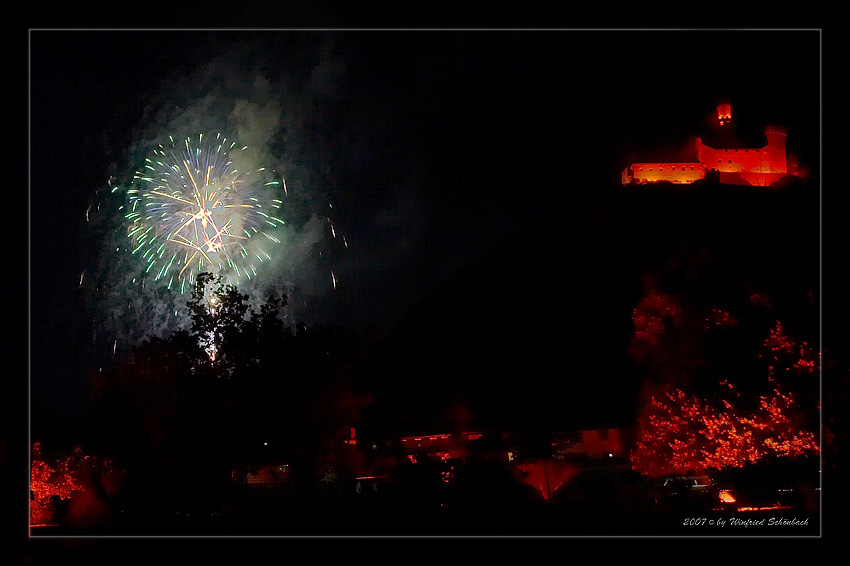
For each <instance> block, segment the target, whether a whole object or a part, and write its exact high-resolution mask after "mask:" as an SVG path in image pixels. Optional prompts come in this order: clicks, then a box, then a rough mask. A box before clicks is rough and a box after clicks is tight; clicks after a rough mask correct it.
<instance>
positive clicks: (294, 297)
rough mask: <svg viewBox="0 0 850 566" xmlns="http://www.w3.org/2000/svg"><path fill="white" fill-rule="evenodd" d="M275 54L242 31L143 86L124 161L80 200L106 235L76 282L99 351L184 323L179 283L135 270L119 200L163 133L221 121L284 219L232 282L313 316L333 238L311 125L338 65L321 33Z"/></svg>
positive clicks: (182, 133)
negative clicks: (216, 51) (91, 195)
mask: <svg viewBox="0 0 850 566" xmlns="http://www.w3.org/2000/svg"><path fill="white" fill-rule="evenodd" d="M280 55H281V54H280V53H277V52H275V51H274V50H272V51H269V50H267V49H259V47H258V45H257V41H256V40H254V39H249V43H244V42H243V43H236V44H234V45H232V46H231V47H230V48H229V49H226V50H225V53H224V54H223V55H221V56H219V57H216V58H215V59H212V60H210V61H209V62H207V63H205V64H202V65H200V66H199V67H197V68H194V69H188V70H185V69H180V70H177V71H174V72H173V73H172V74H171V75H170V76H169V77H167V78H166V79H165V80H163V82H162V83H161V86H160V87H159V88H158V89H156V90H155V91H154V93H153V94H150V95H147V96H148V99H147V100H146V101H145V106H144V112H143V116H142V119H141V120H140V122H139V123H138V124H137V125H136V126H134V129H133V132H132V134H131V138H132V141H131V142H130V143H129V146H128V147H127V148H126V150H125V151H124V153H123V155H122V158H121V159H122V162H121V163H115V164H113V166H112V167H111V169H112V171H113V172H114V173H115V176H114V178H112V179H111V180H110V183H109V186H108V187H104V188H102V189H100V190H98V191H97V194H96V196H95V201H94V202H93V203H92V206H90V207H89V211H90V214H89V218H90V220H89V225H90V228H91V229H92V230H93V231H94V232H96V233H98V235H99V239H100V241H101V242H103V246H102V250H101V252H100V254H99V256H98V258H97V260H96V261H94V262H93V264H92V265H91V266H90V268H89V269H87V271H88V272H89V273H88V274H86V275H85V276H82V277H81V283H80V286H81V288H84V290H85V291H86V292H87V293H88V296H89V301H88V302H89V304H90V306H92V307H93V310H94V315H93V319H92V324H93V326H92V345H93V348H95V350H96V351H97V353H98V355H99V358H100V359H101V360H102V359H103V358H104V357H106V358H109V357H114V356H115V355H116V354H118V353H120V351H122V350H125V349H126V348H129V347H131V346H132V345H134V344H137V343H139V342H140V341H141V340H144V339H145V338H146V337H149V336H162V337H164V336H167V335H169V334H171V333H172V332H173V331H174V330H177V329H180V328H187V327H188V323H189V319H188V309H187V308H186V304H185V303H186V301H187V300H188V298H189V295H188V291H187V292H186V293H185V294H181V293H180V291H179V290H176V289H168V288H167V287H166V285H165V284H164V283H163V281H156V282H155V281H154V276H153V275H152V274H150V273H148V274H145V273H144V268H145V263H144V262H143V261H140V260H139V258H138V257H136V256H134V255H132V254H131V253H130V250H129V249H128V248H129V240H128V238H127V225H126V222H125V219H124V217H123V215H124V212H123V211H122V206H123V205H124V204H125V203H126V190H127V188H128V187H129V184H130V182H131V181H132V176H133V174H134V172H135V171H136V170H137V169H138V168H139V167H140V166H141V164H142V163H144V159H145V157H146V156H148V155H149V153H150V152H151V151H152V150H153V149H154V148H156V147H157V146H158V145H159V144H165V143H170V142H169V139H173V140H175V141H177V142H178V143H179V142H180V140H183V139H186V138H189V137H195V138H197V136H198V135H199V134H203V135H205V136H206V135H215V134H216V133H221V134H222V135H224V136H225V137H227V138H228V139H234V140H235V141H236V142H237V143H238V144H239V146H246V147H247V149H245V150H244V151H238V152H234V153H232V154H231V157H232V158H233V165H234V167H235V168H237V169H239V170H249V171H257V170H260V169H262V170H263V171H264V172H265V173H266V174H267V175H269V177H270V178H274V179H277V180H279V183H280V184H279V185H278V186H276V187H274V188H273V189H270V190H276V191H278V192H279V195H277V197H278V198H280V200H281V201H282V205H281V209H280V217H281V218H282V219H283V220H284V222H285V225H284V226H283V227H279V228H278V229H277V231H276V232H275V237H276V238H277V239H278V240H280V244H279V245H276V246H272V247H270V248H269V249H267V251H268V252H269V255H270V259H269V260H268V261H265V262H263V263H261V264H259V269H258V273H257V276H256V277H254V278H252V280H250V281H244V282H240V283H239V290H240V292H242V293H246V294H248V295H249V299H250V301H251V305H252V307H253V308H255V309H258V308H259V305H260V304H261V303H262V302H263V301H265V299H267V298H268V297H269V295H271V294H272V293H275V294H278V295H281V294H285V295H287V297H288V303H289V304H288V306H287V307H286V312H284V313H282V314H283V317H284V319H285V321H286V322H287V323H288V324H289V325H294V323H295V321H296V320H305V321H310V320H312V319H321V318H322V313H316V312H310V308H311V305H313V304H317V303H320V302H321V301H314V300H313V299H314V298H316V297H319V296H321V295H323V294H327V293H330V292H333V285H334V282H333V279H332V275H331V273H330V266H329V262H331V261H332V257H333V254H334V253H338V248H342V245H341V244H340V240H339V239H337V238H334V237H333V235H334V234H332V230H333V228H332V218H331V217H330V213H331V212H332V208H331V200H332V198H333V195H332V194H331V190H330V188H331V187H332V185H333V183H332V182H331V181H330V180H329V176H330V175H331V173H330V172H328V171H327V170H326V168H324V166H323V164H324V163H326V158H325V157H326V156H325V155H324V154H323V152H324V151H325V150H324V149H322V144H321V143H319V141H318V140H316V139H315V138H316V135H315V132H316V131H318V130H320V129H321V127H320V122H321V121H322V120H324V119H325V117H326V115H327V114H328V113H329V112H330V110H329V109H328V108H327V104H328V101H332V100H333V95H334V91H335V89H337V88H339V83H340V80H341V78H342V77H343V66H342V65H341V64H340V63H338V62H336V61H335V60H334V58H333V50H332V45H330V44H326V43H320V44H318V45H311V46H308V49H307V50H306V51H301V52H299V53H298V54H297V57H295V58H296V59H297V60H298V63H299V64H298V65H288V64H287V60H286V59H285V58H278V56H280ZM305 60H309V61H310V64H309V65H307V66H305V65H304V61H305ZM124 135H125V136H126V134H124Z"/></svg>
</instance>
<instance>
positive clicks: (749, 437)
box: [630, 270, 820, 476]
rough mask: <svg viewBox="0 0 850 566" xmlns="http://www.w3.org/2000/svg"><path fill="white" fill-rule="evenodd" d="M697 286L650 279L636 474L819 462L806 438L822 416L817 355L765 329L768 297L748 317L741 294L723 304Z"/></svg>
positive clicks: (644, 302) (638, 355)
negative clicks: (803, 459)
mask: <svg viewBox="0 0 850 566" xmlns="http://www.w3.org/2000/svg"><path fill="white" fill-rule="evenodd" d="M662 280H663V281H662ZM668 280H678V284H674V287H675V288H676V289H677V290H678V291H679V292H678V293H677V294H673V293H671V292H669V291H668V290H667V288H666V287H665V283H667V282H668ZM683 281H684V282H685V283H683ZM698 281H699V277H696V276H694V275H693V274H689V276H686V277H682V275H681V274H680V273H677V272H676V271H675V270H672V271H671V272H669V273H666V274H665V276H664V277H662V276H660V275H657V274H653V275H651V276H650V275H647V276H645V277H644V294H643V297H642V298H641V299H640V300H639V302H638V304H637V305H636V307H635V309H634V312H633V316H632V321H633V325H634V334H633V337H632V341H631V343H630V354H631V355H632V357H633V359H634V360H635V361H637V362H638V363H639V364H641V366H642V368H643V371H644V374H643V377H644V379H643V382H642V398H641V405H640V406H639V407H638V434H639V438H638V441H637V444H636V447H635V450H634V452H633V454H632V465H633V468H634V469H635V470H638V471H640V472H642V473H644V474H646V475H650V476H661V475H668V474H685V473H687V472H688V471H706V470H720V469H724V468H729V467H742V466H746V465H749V464H755V463H756V462H761V461H766V460H768V459H771V458H782V457H785V456H801V455H808V454H817V453H818V452H819V445H818V443H817V441H816V438H815V436H814V435H813V434H812V433H811V432H807V429H811V428H812V425H813V421H814V420H816V418H815V417H816V416H817V412H818V411H819V408H820V407H819V406H818V404H817V389H818V387H817V380H816V379H813V377H814V374H816V373H817V372H818V370H819V366H820V359H819V355H818V354H817V352H815V351H814V349H813V348H812V347H811V346H809V344H808V343H807V342H806V341H804V340H802V339H798V338H794V337H793V336H791V335H790V334H789V333H788V332H787V329H786V327H784V326H783V324H782V323H781V322H780V321H776V323H775V325H773V327H772V328H771V327H770V326H768V325H767V324H766V320H765V318H764V316H765V309H767V311H768V313H769V314H770V315H775V314H776V313H775V311H774V310H773V309H774V306H773V303H772V301H770V299H769V297H767V295H764V294H762V295H759V298H760V300H759V301H757V302H753V300H752V297H750V307H749V310H748V309H747V303H746V301H744V300H741V299H740V298H737V299H736V298H735V296H734V289H733V290H732V291H733V292H732V293H731V294H730V296H731V297H732V298H731V299H729V298H728V297H725V298H721V300H718V299H717V298H716V297H715V296H714V294H713V292H714V288H713V286H712V285H701V284H699V283H696V282H698ZM727 291H728V290H727ZM722 299H725V300H722ZM719 303H723V304H724V305H728V304H736V305H738V307H737V308H740V309H741V310H740V313H736V312H732V310H730V309H729V308H727V307H725V306H724V307H721V306H719ZM765 305H767V306H765ZM768 320H769V319H768ZM759 336H761V337H759ZM718 376H722V377H718ZM733 382H736V383H734V384H733Z"/></svg>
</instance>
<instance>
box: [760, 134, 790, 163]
mask: <svg viewBox="0 0 850 566" xmlns="http://www.w3.org/2000/svg"><path fill="white" fill-rule="evenodd" d="M764 136H765V137H766V138H767V147H765V149H766V150H767V154H768V158H769V159H770V172H771V173H783V174H784V173H787V172H788V166H787V163H786V161H785V138H786V136H787V132H786V131H785V130H784V129H782V128H778V127H776V126H768V127H766V128H765V129H764Z"/></svg>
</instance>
